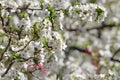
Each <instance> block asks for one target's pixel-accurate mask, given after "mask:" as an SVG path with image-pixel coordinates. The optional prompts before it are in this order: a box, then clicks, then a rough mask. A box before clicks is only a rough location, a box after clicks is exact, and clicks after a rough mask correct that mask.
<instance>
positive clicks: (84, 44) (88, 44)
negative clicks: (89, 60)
mask: <svg viewBox="0 0 120 80" xmlns="http://www.w3.org/2000/svg"><path fill="white" fill-rule="evenodd" d="M91 44H92V42H91V41H85V42H83V43H82V44H81V46H82V47H88V46H90V45H91Z"/></svg>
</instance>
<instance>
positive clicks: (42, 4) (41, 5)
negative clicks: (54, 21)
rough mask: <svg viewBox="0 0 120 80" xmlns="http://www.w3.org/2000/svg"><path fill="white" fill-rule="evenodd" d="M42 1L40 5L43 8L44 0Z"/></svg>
mask: <svg viewBox="0 0 120 80" xmlns="http://www.w3.org/2000/svg"><path fill="white" fill-rule="evenodd" d="M39 1H40V7H41V9H43V2H44V0H39Z"/></svg>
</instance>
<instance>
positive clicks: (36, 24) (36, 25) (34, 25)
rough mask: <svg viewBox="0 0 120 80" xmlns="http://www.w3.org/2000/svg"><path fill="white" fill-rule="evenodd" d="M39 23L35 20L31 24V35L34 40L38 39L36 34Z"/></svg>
mask: <svg viewBox="0 0 120 80" xmlns="http://www.w3.org/2000/svg"><path fill="white" fill-rule="evenodd" d="M38 25H39V23H38V22H35V23H34V24H33V25H32V26H33V36H34V39H35V40H38V39H39V38H40V36H39V35H38V32H39V28H38Z"/></svg>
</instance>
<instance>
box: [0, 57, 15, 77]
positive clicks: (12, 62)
mask: <svg viewBox="0 0 120 80" xmlns="http://www.w3.org/2000/svg"><path fill="white" fill-rule="evenodd" d="M14 62H15V61H14V59H12V61H11V63H10V64H9V66H8V68H7V69H6V71H5V72H4V73H3V74H2V76H1V77H4V76H5V75H6V74H7V73H8V71H9V70H10V68H11V67H12V65H13V64H14Z"/></svg>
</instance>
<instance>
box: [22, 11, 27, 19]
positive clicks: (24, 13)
mask: <svg viewBox="0 0 120 80" xmlns="http://www.w3.org/2000/svg"><path fill="white" fill-rule="evenodd" d="M20 16H21V17H22V18H25V19H26V18H27V16H28V14H27V13H26V12H25V11H23V12H22V13H21V14H20Z"/></svg>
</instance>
